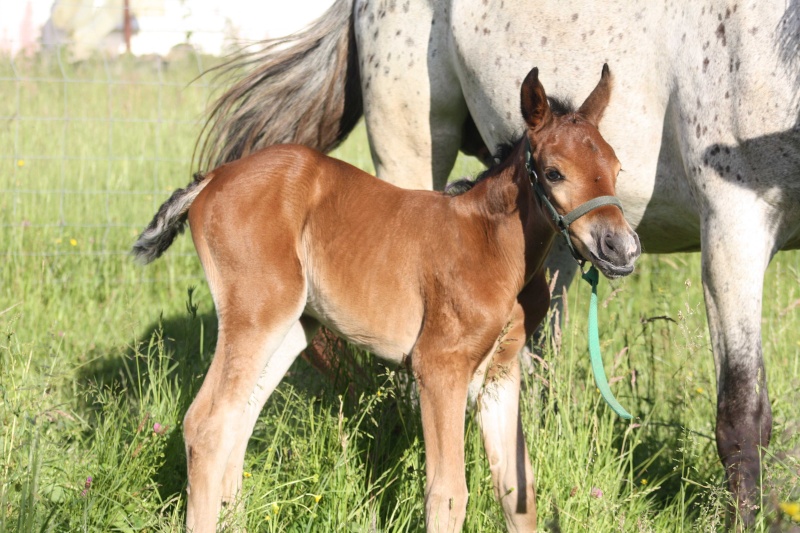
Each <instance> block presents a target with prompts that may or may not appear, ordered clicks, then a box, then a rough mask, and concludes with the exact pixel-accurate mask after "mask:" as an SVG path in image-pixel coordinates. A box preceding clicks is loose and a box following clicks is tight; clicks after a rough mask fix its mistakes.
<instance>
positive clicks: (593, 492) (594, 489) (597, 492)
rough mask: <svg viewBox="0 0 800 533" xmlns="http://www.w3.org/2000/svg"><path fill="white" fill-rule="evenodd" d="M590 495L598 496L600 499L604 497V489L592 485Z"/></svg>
mask: <svg viewBox="0 0 800 533" xmlns="http://www.w3.org/2000/svg"><path fill="white" fill-rule="evenodd" d="M589 495H590V496H591V497H592V498H598V499H600V498H602V497H603V491H602V490H600V489H598V488H597V487H592V490H591V491H590V492H589Z"/></svg>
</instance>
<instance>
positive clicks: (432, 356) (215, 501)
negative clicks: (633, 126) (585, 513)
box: [134, 66, 640, 533]
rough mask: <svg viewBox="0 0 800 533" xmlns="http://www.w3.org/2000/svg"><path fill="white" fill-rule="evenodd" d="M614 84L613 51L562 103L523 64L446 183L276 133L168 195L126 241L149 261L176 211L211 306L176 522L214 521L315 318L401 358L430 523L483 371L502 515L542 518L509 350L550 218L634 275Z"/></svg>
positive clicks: (448, 512)
mask: <svg viewBox="0 0 800 533" xmlns="http://www.w3.org/2000/svg"><path fill="white" fill-rule="evenodd" d="M610 94H611V75H610V73H609V71H608V67H607V66H606V67H604V68H603V74H602V77H601V79H600V82H599V83H598V84H597V86H596V87H595V89H594V90H593V91H592V93H591V94H590V95H589V97H588V98H587V99H586V101H585V102H584V104H583V105H581V107H580V108H579V109H577V110H562V111H563V112H560V113H559V112H558V110H555V109H553V110H551V107H550V105H549V104H548V101H547V97H546V95H545V92H544V89H543V88H542V85H541V83H540V82H539V79H538V70H537V69H533V70H532V71H531V72H530V73H529V74H528V76H527V77H526V78H525V82H524V83H523V84H522V89H521V103H522V105H521V109H522V115H523V117H524V119H525V124H526V128H525V131H524V133H523V134H522V135H521V138H520V139H518V140H517V141H516V142H515V143H514V144H513V147H511V148H510V149H509V150H507V151H506V152H505V153H506V155H505V157H503V160H502V162H500V163H499V164H497V165H495V166H493V167H492V168H490V169H489V170H488V171H487V172H486V173H484V174H483V175H482V176H481V177H480V178H479V179H478V180H477V181H475V182H467V183H461V184H460V187H459V190H460V191H462V192H461V194H458V195H448V194H445V193H437V192H431V191H409V190H405V189H401V188H398V187H395V186H393V185H390V184H388V183H385V182H382V181H380V180H377V179H374V178H373V177H372V176H370V175H368V174H366V173H364V172H362V171H360V170H358V169H356V168H355V167H352V166H350V165H348V164H346V163H343V162H341V161H337V160H335V159H331V158H329V157H327V156H325V155H322V154H320V153H319V152H316V151H314V150H311V149H309V148H306V147H303V146H298V145H279V146H270V147H268V148H265V149H264V150H261V151H260V152H257V153H254V154H251V155H250V156H248V157H245V158H243V159H241V160H239V161H235V162H233V163H229V164H226V165H223V166H222V167H220V168H218V169H216V170H214V171H212V172H210V173H208V174H207V175H204V176H203V175H198V177H197V178H196V179H195V181H194V182H192V183H190V184H189V186H188V187H186V188H185V189H180V190H178V191H176V192H175V193H174V194H173V195H172V197H171V198H170V199H169V200H168V201H167V202H165V203H164V205H162V206H161V208H160V209H159V211H158V213H157V214H156V216H155V217H154V218H153V221H152V222H151V223H150V225H149V226H148V228H147V229H146V230H145V231H144V232H143V233H142V235H141V237H140V238H139V240H138V241H137V243H136V245H135V246H134V252H135V253H136V255H137V256H139V257H140V258H142V259H144V260H145V261H150V260H152V259H154V258H156V257H158V256H159V255H161V253H163V252H164V251H165V250H166V249H167V248H168V247H169V245H170V244H171V243H172V241H173V240H174V239H175V237H176V236H177V235H178V233H179V232H180V231H181V230H182V229H183V226H184V223H185V222H186V220H187V219H188V221H189V225H190V227H191V229H192V239H193V240H194V244H195V248H196V249H197V253H198V255H199V256H200V261H201V263H202V264H203V270H204V271H205V274H206V278H207V280H208V284H209V288H210V290H211V294H212V296H213V298H214V303H215V306H216V309H217V316H218V318H219V339H218V340H217V347H216V352H215V353H214V359H213V361H212V363H211V368H210V369H209V370H208V373H207V375H206V377H205V380H204V381H203V386H202V387H201V388H200V391H199V393H198V394H197V397H196V398H195V400H194V401H193V402H192V405H191V407H190V408H189V411H188V412H187V413H186V419H185V423H184V438H185V440H186V456H187V459H188V470H189V488H188V493H189V496H188V506H187V520H186V522H187V530H189V531H192V532H193V533H207V532H213V531H215V530H216V527H217V517H218V513H219V509H220V504H221V502H222V501H230V502H233V501H235V500H236V495H237V493H238V492H239V488H240V485H241V480H242V465H243V463H244V454H245V448H246V447H247V441H248V440H249V438H250V435H251V433H252V432H253V426H254V425H255V422H256V420H257V418H258V415H259V413H260V411H261V407H262V406H263V405H264V402H266V400H267V398H269V396H270V394H271V393H272V391H273V390H274V389H275V386H276V385H277V384H278V383H279V382H280V380H281V379H282V378H283V375H284V374H285V373H286V371H287V370H288V369H289V366H290V365H291V363H292V362H293V361H294V359H295V358H296V357H297V355H298V354H299V353H300V351H301V350H303V349H304V348H305V346H306V344H307V342H308V339H309V338H310V337H311V336H312V335H313V334H314V331H315V330H316V329H317V328H318V327H319V325H320V324H324V325H325V326H327V327H329V328H331V329H333V330H334V331H336V332H337V333H338V334H340V335H342V337H343V338H346V339H348V340H350V341H352V342H355V343H357V344H360V345H362V346H364V347H366V348H367V349H369V350H370V351H372V352H373V353H375V354H377V355H379V356H381V357H383V358H385V359H388V360H390V361H394V362H395V363H400V362H403V361H405V362H406V364H407V365H408V366H410V368H411V369H412V370H413V372H414V375H415V376H416V378H417V384H418V386H419V397H420V410H421V412H422V428H423V433H424V438H425V471H426V481H427V483H426V491H425V492H426V501H425V509H426V524H427V528H428V531H441V532H453V531H459V530H460V529H461V526H462V524H463V522H464V517H465V514H466V507H467V483H466V478H465V472H464V468H465V466H464V410H465V408H466V404H467V396H468V390H469V389H470V388H473V390H474V389H475V388H480V387H481V386H483V388H484V389H486V390H488V391H489V392H488V393H487V394H483V395H482V397H481V399H480V402H479V408H478V420H479V423H480V426H481V432H482V435H483V440H484V446H485V448H486V452H487V455H488V456H489V462H490V465H491V471H492V477H493V481H494V485H495V494H496V495H497V496H498V498H499V499H500V500H501V501H502V503H503V510H504V512H505V516H506V521H507V523H508V526H509V529H510V530H512V531H534V530H535V529H536V501H535V490H534V484H533V473H532V471H531V464H530V460H529V458H528V452H527V447H526V445H525V438H524V435H523V434H522V425H521V424H522V422H521V419H520V415H519V386H520V372H519V360H518V357H517V353H518V352H519V351H520V349H521V348H522V347H523V346H524V344H525V342H526V339H527V338H528V337H529V336H530V335H531V334H532V333H533V329H534V328H536V327H537V326H538V325H539V323H540V322H541V321H542V319H543V318H544V316H545V314H546V313H547V309H548V305H549V302H550V292H549V288H548V285H547V280H546V279H545V270H544V267H543V265H544V260H545V258H546V256H547V253H548V251H549V250H550V245H551V244H552V242H553V240H554V238H555V236H556V235H557V234H558V232H559V229H560V228H559V227H560V226H561V224H559V223H558V222H559V221H560V220H561V218H560V217H561V215H566V216H565V217H564V218H565V219H566V220H572V222H571V223H569V227H568V232H566V233H564V235H565V237H566V238H567V239H568V240H569V242H570V243H571V244H572V245H573V246H574V248H575V250H576V255H579V256H580V257H582V258H583V259H585V260H589V261H591V262H592V263H593V264H594V265H595V266H596V267H597V268H598V269H599V270H600V271H601V272H603V273H605V274H606V275H607V276H609V277H618V276H622V275H626V274H629V273H631V272H632V271H633V263H634V261H635V260H636V258H637V257H638V256H639V253H640V246H639V239H638V238H637V236H636V234H635V233H634V232H633V231H632V230H631V228H630V226H629V225H628V223H627V222H626V221H625V218H624V217H623V216H622V211H621V209H620V205H619V202H618V201H617V199H616V198H614V187H615V183H616V180H617V175H618V174H619V171H620V163H619V161H618V160H617V157H616V155H615V153H614V150H612V149H611V147H610V146H609V145H608V144H607V143H606V142H605V140H604V139H603V137H602V136H601V135H600V133H599V131H598V130H597V124H598V122H599V120H600V117H601V116H602V114H603V112H604V111H605V108H606V105H607V104H608V99H609V97H610ZM567 213H569V214H567ZM475 265H480V268H474V267H475ZM476 386H477V387H476ZM512 492H513V493H514V494H515V495H516V496H514V497H505V496H506V495H508V494H511V493H512Z"/></svg>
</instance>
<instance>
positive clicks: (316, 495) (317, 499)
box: [314, 494, 322, 503]
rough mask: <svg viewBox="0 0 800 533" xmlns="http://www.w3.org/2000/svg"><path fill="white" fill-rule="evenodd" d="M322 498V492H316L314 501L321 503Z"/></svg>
mask: <svg viewBox="0 0 800 533" xmlns="http://www.w3.org/2000/svg"><path fill="white" fill-rule="evenodd" d="M321 499H322V494H314V503H319V501H320V500H321Z"/></svg>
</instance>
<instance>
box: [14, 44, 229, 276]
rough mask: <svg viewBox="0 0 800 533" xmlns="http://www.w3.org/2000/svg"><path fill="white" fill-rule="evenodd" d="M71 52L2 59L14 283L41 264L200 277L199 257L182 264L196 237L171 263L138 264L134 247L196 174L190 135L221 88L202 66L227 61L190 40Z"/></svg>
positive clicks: (66, 269) (78, 270)
mask: <svg viewBox="0 0 800 533" xmlns="http://www.w3.org/2000/svg"><path fill="white" fill-rule="evenodd" d="M68 57H69V54H68V51H67V49H66V47H64V46H59V47H57V48H55V49H53V50H51V51H48V52H42V53H38V54H36V55H31V56H26V55H24V54H17V55H16V56H11V55H5V56H2V57H0V261H2V262H3V263H4V264H5V268H4V269H6V268H7V269H8V271H7V273H6V276H4V278H5V279H6V282H7V283H9V280H11V281H10V282H12V283H13V280H14V279H16V278H20V277H21V276H20V275H19V272H20V270H31V269H37V268H38V269H45V267H46V269H47V270H48V271H49V272H50V275H49V276H48V277H47V279H48V281H55V282H59V281H60V282H67V281H81V282H91V283H97V279H98V275H99V276H100V277H104V278H108V279H110V280H112V282H114V283H117V282H122V281H132V282H146V281H154V280H158V279H164V280H170V281H175V280H176V279H179V278H183V277H188V278H189V279H192V280H195V279H199V277H200V272H199V271H198V269H197V267H196V266H194V267H188V268H183V266H180V267H179V266H178V264H188V263H189V260H192V261H193V260H194V257H193V255H194V254H193V251H192V250H191V242H190V240H189V239H181V240H180V242H178V243H177V245H176V246H175V249H174V250H171V251H170V258H169V260H168V261H167V264H166V265H165V266H164V267H163V268H156V269H142V268H136V267H135V266H134V265H132V264H131V260H130V258H129V257H128V252H129V250H130V246H131V245H132V243H133V241H134V240H135V238H136V236H137V235H138V233H139V231H141V229H142V228H143V227H144V226H145V225H146V224H147V222H148V221H149V219H150V217H152V215H153V214H154V213H155V211H156V209H157V208H158V206H159V205H160V204H161V203H162V202H163V201H164V200H165V199H166V198H167V197H168V195H169V193H171V192H172V191H173V190H174V189H175V188H177V187H183V186H185V185H186V184H187V183H188V182H189V180H190V179H191V174H192V168H191V161H192V153H193V149H194V144H195V141H196V138H197V135H198V133H199V132H200V129H201V126H202V120H203V116H204V112H205V110H206V106H207V105H208V103H209V100H210V99H211V98H212V97H213V94H214V91H215V89H217V88H218V85H217V83H216V82H215V80H214V79H213V77H209V76H201V74H203V73H204V72H205V71H206V70H208V69H209V68H210V67H212V66H214V65H215V64H218V63H219V62H220V59H219V58H217V57H212V56H207V55H203V54H200V53H198V52H196V51H194V50H192V49H191V48H189V47H184V48H182V49H181V51H180V53H178V54H174V55H173V56H172V57H167V58H163V57H158V56H149V57H139V58H136V57H133V56H130V55H121V56H116V57H115V56H112V55H111V54H108V53H96V54H94V55H93V56H92V57H91V58H90V59H87V60H84V61H81V62H70V61H69V60H68ZM48 258H49V259H50V260H47V261H46V260H45V259H48ZM91 258H95V260H94V262H92V261H91ZM87 261H89V262H90V263H91V264H86V263H87ZM12 270H13V271H14V272H11V271H12Z"/></svg>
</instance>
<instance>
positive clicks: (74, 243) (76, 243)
mask: <svg viewBox="0 0 800 533" xmlns="http://www.w3.org/2000/svg"><path fill="white" fill-rule="evenodd" d="M69 244H70V245H71V246H78V241H76V240H75V239H70V240H69Z"/></svg>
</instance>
